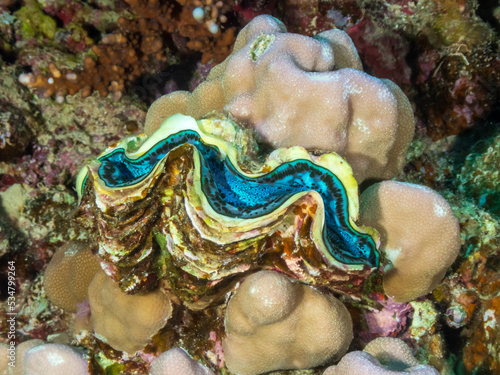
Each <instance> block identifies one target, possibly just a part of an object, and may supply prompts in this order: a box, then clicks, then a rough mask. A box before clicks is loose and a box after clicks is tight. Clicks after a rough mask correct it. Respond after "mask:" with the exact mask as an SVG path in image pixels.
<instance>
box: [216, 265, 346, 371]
mask: <svg viewBox="0 0 500 375" xmlns="http://www.w3.org/2000/svg"><path fill="white" fill-rule="evenodd" d="M224 325H225V329H226V334H227V337H226V338H225V339H224V340H223V342H222V348H223V351H224V359H225V361H226V364H227V367H228V368H229V370H230V371H232V372H234V373H236V374H241V375H253V374H261V373H264V372H269V371H273V370H279V369H285V370H286V369H307V368H311V367H316V366H318V365H321V364H323V363H325V362H327V361H331V360H335V359H339V358H340V357H342V356H343V355H344V354H345V352H346V351H347V348H348V347H349V344H350V343H351V340H352V321H351V317H350V315H349V312H348V311H347V309H346V308H345V306H344V305H343V304H342V303H341V302H340V301H339V300H338V299H336V298H335V297H333V296H331V295H323V294H321V293H319V292H318V291H316V290H314V289H313V288H312V287H309V286H306V285H302V284H299V283H297V282H294V281H292V280H290V279H289V278H288V277H286V276H285V275H283V274H280V273H278V272H275V271H261V272H257V273H254V274H253V275H251V276H249V277H248V278H246V279H245V280H244V281H243V282H242V284H241V286H240V287H239V288H238V290H237V291H236V293H235V294H234V296H233V297H232V298H231V300H230V301H229V303H228V305H227V310H226V316H225V323H224Z"/></svg>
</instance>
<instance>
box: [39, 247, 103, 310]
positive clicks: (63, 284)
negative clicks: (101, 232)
mask: <svg viewBox="0 0 500 375" xmlns="http://www.w3.org/2000/svg"><path fill="white" fill-rule="evenodd" d="M100 269H101V266H100V263H99V260H98V259H97V257H96V256H94V254H93V253H92V250H91V248H90V246H89V244H87V243H80V242H70V243H68V244H66V245H63V246H61V247H60V248H59V249H58V250H57V251H56V253H55V254H54V256H53V257H52V259H51V261H50V263H49V266H48V267H47V269H46V270H45V277H44V287H45V292H46V293H47V296H48V298H49V300H50V301H51V302H52V303H54V304H55V305H56V306H57V307H60V308H62V309H64V310H66V311H69V312H76V311H77V308H78V306H77V305H78V304H79V303H82V302H84V301H86V300H87V299H88V292H87V289H88V287H89V284H90V282H91V281H92V279H93V278H94V275H95V274H96V273H97V271H99V270H100Z"/></svg>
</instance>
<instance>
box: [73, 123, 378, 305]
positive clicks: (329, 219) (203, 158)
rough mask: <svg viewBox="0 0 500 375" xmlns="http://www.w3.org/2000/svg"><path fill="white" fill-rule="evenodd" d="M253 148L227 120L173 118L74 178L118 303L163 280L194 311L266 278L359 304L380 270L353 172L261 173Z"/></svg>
mask: <svg viewBox="0 0 500 375" xmlns="http://www.w3.org/2000/svg"><path fill="white" fill-rule="evenodd" d="M252 145H253V144H252V143H251V141H250V140H248V139H246V140H245V137H244V132H243V131H242V130H240V129H239V128H238V126H237V125H236V124H234V123H233V122H231V121H230V120H228V119H225V118H222V119H221V118H216V117H212V118H208V119H203V120H199V121H196V120H194V119H193V118H191V117H187V116H183V115H180V114H177V115H174V116H171V117H170V118H168V119H167V120H166V121H165V122H164V123H163V125H162V126H161V128H160V129H158V130H157V131H156V132H155V133H154V134H152V135H151V136H150V137H149V138H146V137H145V136H144V135H140V136H135V137H130V138H127V139H125V140H123V141H121V142H119V143H117V144H115V145H113V146H111V147H109V148H108V149H107V150H106V151H105V152H104V153H103V154H101V155H100V156H99V157H98V158H97V159H95V160H93V161H91V162H90V164H89V165H88V166H87V167H85V168H84V169H83V170H82V171H81V172H80V174H79V176H78V179H77V189H78V194H79V197H80V202H81V203H80V214H79V217H80V220H81V222H82V223H84V224H86V225H87V226H88V227H91V228H94V229H95V230H96V233H97V242H98V245H99V246H98V255H99V257H100V258H101V260H102V263H103V264H104V265H105V267H104V268H105V270H106V272H107V273H108V274H110V275H111V276H112V277H113V278H114V279H115V280H116V281H119V283H120V286H121V288H122V290H123V291H125V292H129V293H135V292H138V291H141V290H142V291H143V290H149V289H151V288H152V287H153V286H154V285H156V283H157V280H158V279H165V280H167V281H168V284H169V287H170V288H171V289H172V290H174V291H175V294H177V295H178V296H179V297H180V298H181V299H182V300H184V301H185V302H186V303H193V302H196V301H199V300H200V299H201V298H205V299H207V298H208V300H209V299H210V296H213V295H214V294H215V293H216V291H217V290H218V289H220V288H216V287H215V286H218V287H220V286H223V285H226V284H227V282H228V281H229V280H231V276H235V275H237V274H241V273H242V272H245V271H247V270H253V269H262V268H267V269H279V270H281V271H283V272H285V273H287V274H289V275H291V276H293V277H295V278H297V279H299V280H302V281H305V282H307V283H309V284H312V285H325V286H328V287H329V288H332V289H334V290H336V291H339V292H344V293H347V292H348V290H349V294H351V295H356V294H357V293H356V290H357V291H358V295H359V286H360V285H361V281H362V280H363V278H364V277H366V275H367V274H368V273H369V272H370V271H371V270H373V269H374V268H376V267H378V264H379V255H378V252H377V249H376V244H377V242H378V235H377V232H376V231H375V230H374V229H372V228H369V227H360V226H357V225H356V223H355V220H356V218H357V215H358V189H357V184H356V181H355V179H354V178H353V176H352V170H351V168H350V166H349V165H348V164H347V162H346V161H345V160H344V159H343V158H342V157H340V156H339V155H337V154H335V153H328V154H323V155H320V156H314V155H312V154H309V153H308V152H307V151H306V150H305V149H304V148H302V147H289V148H282V149H278V150H275V151H273V152H272V153H271V154H270V155H268V156H267V157H266V158H265V160H264V161H262V162H260V161H259V160H258V158H256V157H255V156H254V154H253V153H252V147H253V146H252ZM356 287H358V288H356Z"/></svg>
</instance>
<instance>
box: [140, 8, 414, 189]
mask: <svg viewBox="0 0 500 375" xmlns="http://www.w3.org/2000/svg"><path fill="white" fill-rule="evenodd" d="M212 111H224V112H225V113H226V114H228V115H229V116H230V117H231V118H233V119H235V121H236V122H238V123H240V124H246V125H247V126H248V127H250V128H252V129H254V130H255V132H256V133H257V134H258V135H259V137H260V139H261V140H263V141H265V142H267V143H269V144H271V145H272V146H273V147H284V146H296V145H299V146H302V147H305V148H306V149H308V150H320V151H323V152H329V151H335V152H337V153H339V154H340V155H342V156H343V157H345V158H346V159H347V161H348V162H349V164H350V165H351V166H352V168H353V171H354V176H355V178H356V179H357V180H358V182H360V183H361V182H362V181H364V180H365V179H371V178H375V179H387V178H391V177H394V176H395V175H396V174H397V173H399V172H400V170H401V168H402V164H403V162H404V157H405V154H406V150H407V148H408V146H409V144H410V141H411V139H412V138H413V132H414V119H413V113H412V108H411V106H410V103H409V101H408V99H407V98H406V96H405V95H404V94H403V92H402V91H401V90H400V89H399V88H398V87H397V86H396V85H395V84H394V83H392V82H390V81H388V80H379V79H377V78H374V77H372V76H369V75H368V74H366V73H364V72H363V71H362V70H361V62H360V60H359V57H358V55H357V52H356V50H355V49H354V45H353V44H352V41H351V40H350V39H349V37H348V36H347V34H345V33H344V32H342V31H340V30H331V31H326V32H323V33H320V34H318V35H316V36H315V37H314V38H310V37H305V36H301V35H296V34H287V33H286V29H285V27H284V25H283V24H282V23H281V22H279V21H278V20H277V19H275V18H273V17H270V16H260V17H257V18H255V19H254V20H253V21H252V22H251V23H250V24H249V25H247V26H246V27H245V28H244V29H243V30H242V31H241V32H240V34H238V38H237V41H236V43H235V46H234V49H233V52H232V54H231V55H230V56H229V57H228V58H227V59H226V60H225V61H224V62H222V63H221V64H219V65H218V66H216V67H215V68H213V69H212V71H211V72H210V74H209V76H208V78H207V81H205V82H204V83H203V84H201V85H200V86H199V87H198V88H197V89H196V90H195V91H194V92H193V93H192V94H190V93H188V92H180V91H179V92H174V93H172V94H170V95H167V96H164V97H162V98H160V99H158V100H157V101H156V102H155V103H154V104H153V105H152V107H151V108H150V110H149V112H148V115H147V119H146V133H148V134H151V133H152V132H153V131H154V130H156V129H157V128H158V127H159V126H160V124H161V123H162V121H163V120H164V119H165V118H167V117H168V116H170V115H172V114H174V113H177V112H179V113H183V114H186V115H190V116H193V117H195V118H201V117H203V116H206V115H207V114H209V113H211V112H212Z"/></svg>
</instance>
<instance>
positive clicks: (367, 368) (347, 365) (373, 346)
mask: <svg viewBox="0 0 500 375" xmlns="http://www.w3.org/2000/svg"><path fill="white" fill-rule="evenodd" d="M350 374H356V375H397V374H409V375H439V371H437V370H436V369H435V368H433V367H431V366H427V365H421V364H420V363H419V362H418V361H417V360H416V359H415V357H414V356H413V355H412V353H411V350H410V348H409V347H408V345H406V344H405V342H404V341H402V340H400V339H396V338H392V337H380V338H378V339H375V340H373V341H371V342H370V343H369V344H368V345H367V346H366V347H365V349H364V350H363V351H355V352H350V353H348V354H347V355H346V356H344V358H342V360H341V361H340V362H339V363H338V364H337V365H336V366H331V367H329V368H327V369H326V370H325V372H324V373H323V375H350Z"/></svg>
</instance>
